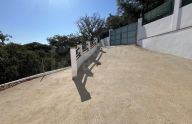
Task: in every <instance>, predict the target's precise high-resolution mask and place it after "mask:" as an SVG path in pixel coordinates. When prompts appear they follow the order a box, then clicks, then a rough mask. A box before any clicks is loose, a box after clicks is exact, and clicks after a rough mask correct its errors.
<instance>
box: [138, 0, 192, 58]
mask: <svg viewBox="0 0 192 124" xmlns="http://www.w3.org/2000/svg"><path fill="white" fill-rule="evenodd" d="M181 2H182V1H181V0H175V5H174V12H173V14H172V15H170V16H167V17H165V18H162V19H159V20H157V21H154V22H152V23H149V24H147V25H144V26H143V25H142V19H138V31H137V44H138V45H140V46H141V47H143V48H146V49H150V50H154V51H159V52H163V53H169V54H173V55H177V56H180V57H184V58H190V59H192V14H191V11H192V4H189V5H186V6H183V7H181V8H180V5H181Z"/></svg>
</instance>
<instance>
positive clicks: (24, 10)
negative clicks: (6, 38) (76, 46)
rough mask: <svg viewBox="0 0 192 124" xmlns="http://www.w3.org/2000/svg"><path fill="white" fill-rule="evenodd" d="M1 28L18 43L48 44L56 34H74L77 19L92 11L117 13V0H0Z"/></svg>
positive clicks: (106, 13)
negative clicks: (49, 39) (48, 39)
mask: <svg viewBox="0 0 192 124" xmlns="http://www.w3.org/2000/svg"><path fill="white" fill-rule="evenodd" d="M0 12H1V17H0V31H2V32H3V33H6V34H9V35H11V36H12V37H13V38H12V39H11V40H10V41H12V42H15V43H19V44H26V43H30V42H40V43H44V44H46V43H47V40H46V39H47V38H48V37H51V36H53V35H56V34H60V35H68V34H71V33H77V32H78V28H77V26H76V22H77V20H78V19H79V18H80V17H81V16H84V15H85V14H87V15H92V14H93V13H98V14H100V16H101V17H102V18H105V19H106V17H107V16H108V15H109V14H110V13H111V14H116V0H0Z"/></svg>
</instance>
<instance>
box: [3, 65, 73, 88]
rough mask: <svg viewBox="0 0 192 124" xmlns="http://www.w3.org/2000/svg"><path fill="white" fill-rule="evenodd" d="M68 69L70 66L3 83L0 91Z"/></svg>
mask: <svg viewBox="0 0 192 124" xmlns="http://www.w3.org/2000/svg"><path fill="white" fill-rule="evenodd" d="M69 68H71V66H69V67H66V68H61V69H57V70H53V71H48V72H45V73H40V74H36V75H32V76H29V77H25V78H22V79H19V80H15V81H11V82H8V83H5V84H1V85H0V91H2V90H5V89H8V88H11V87H14V86H16V85H18V84H20V83H23V82H25V81H29V80H32V79H35V78H39V77H43V76H46V75H50V74H53V73H57V72H60V71H63V70H67V69H69Z"/></svg>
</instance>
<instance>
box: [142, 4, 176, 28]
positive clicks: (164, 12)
mask: <svg viewBox="0 0 192 124" xmlns="http://www.w3.org/2000/svg"><path fill="white" fill-rule="evenodd" d="M173 10H174V0H167V1H166V2H165V3H163V4H162V5H160V6H158V7H157V8H155V9H153V10H151V11H149V12H147V13H145V14H144V15H143V25H145V24H148V23H150V22H153V21H156V20H158V19H161V18H164V17H166V16H169V15H171V14H173Z"/></svg>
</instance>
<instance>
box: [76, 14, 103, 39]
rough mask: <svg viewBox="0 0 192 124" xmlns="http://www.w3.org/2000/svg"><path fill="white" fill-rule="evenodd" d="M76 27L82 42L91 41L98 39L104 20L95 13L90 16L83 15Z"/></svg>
mask: <svg viewBox="0 0 192 124" xmlns="http://www.w3.org/2000/svg"><path fill="white" fill-rule="evenodd" d="M77 27H78V28H79V32H80V33H81V35H82V37H83V40H84V41H86V40H90V41H92V40H93V39H94V37H98V36H99V35H100V34H101V33H102V31H103V29H104V28H105V20H104V19H102V18H101V17H100V16H99V15H98V14H95V13H94V14H93V15H92V16H87V15H85V16H83V17H81V18H80V19H79V20H78V21H77Z"/></svg>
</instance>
